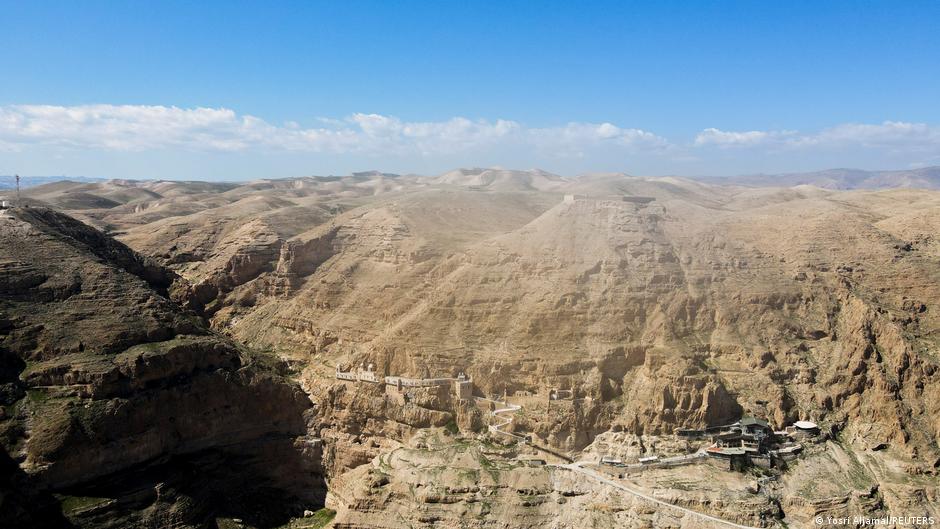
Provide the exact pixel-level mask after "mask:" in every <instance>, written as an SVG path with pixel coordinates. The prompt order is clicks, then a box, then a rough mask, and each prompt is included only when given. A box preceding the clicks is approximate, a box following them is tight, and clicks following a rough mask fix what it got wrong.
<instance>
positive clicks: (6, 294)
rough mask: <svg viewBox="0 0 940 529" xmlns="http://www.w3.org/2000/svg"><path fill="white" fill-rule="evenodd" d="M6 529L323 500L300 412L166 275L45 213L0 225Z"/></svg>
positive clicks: (165, 522) (138, 520)
mask: <svg viewBox="0 0 940 529" xmlns="http://www.w3.org/2000/svg"><path fill="white" fill-rule="evenodd" d="M0 248H2V250H0V252H2V253H0V269H2V275H0V323H2V325H0V366H2V370H0V376H2V380H0V383H2V392H0V398H2V402H0V444H2V447H3V461H5V463H3V465H4V467H5V468H6V469H7V470H9V473H7V471H6V470H5V471H4V478H3V482H2V483H0V520H2V524H0V525H3V526H4V527H41V526H68V525H70V524H74V525H77V526H82V527H115V528H116V527H129V526H147V527H150V526H160V527H169V526H173V527H208V526H214V523H215V522H214V520H215V518H216V517H218V516H223V515H224V516H233V517H238V518H243V519H246V520H252V521H254V522H257V523H259V524H267V525H270V524H274V523H275V522H276V521H277V520H278V519H285V517H286V516H288V515H289V514H291V512H292V511H296V510H297V509H300V510H301V511H302V510H303V508H304V507H305V506H316V505H319V504H322V499H323V495H324V493H325V489H324V485H323V478H322V472H321V471H320V467H319V452H318V450H319V448H318V447H316V446H314V444H312V443H310V442H308V441H307V439H308V438H307V416H308V415H309V414H310V412H311V410H312V403H311V402H310V400H309V398H308V397H307V396H306V395H305V394H304V393H303V392H302V391H301V390H300V388H299V387H298V386H296V385H294V384H292V383H290V382H289V381H288V380H287V379H286V378H285V376H284V374H285V371H284V369H285V368H284V367H283V366H282V365H281V364H280V362H279V361H277V360H276V359H274V358H271V357H267V356H265V355H262V354H259V353H255V352H252V351H249V350H247V349H245V348H243V347H240V346H239V345H237V344H236V343H234V342H232V341H231V340H229V339H227V338H225V337H222V336H219V335H218V334H216V333H214V332H212V331H210V330H209V329H207V328H206V327H205V326H204V324H203V323H202V321H201V320H200V319H199V318H198V317H197V316H196V314H194V313H191V312H187V311H186V310H185V309H183V308H182V307H181V306H180V305H179V304H178V303H176V302H175V301H174V297H175V296H177V295H178V296H180V297H185V296H187V295H188V292H189V290H188V288H187V286H186V285H185V283H183V282H181V281H180V280H179V278H178V276H176V274H174V273H172V272H169V271H167V270H165V269H163V268H162V267H160V266H158V265H156V264H154V263H153V262H151V261H150V260H148V259H146V258H144V257H141V256H140V255H138V254H136V253H135V252H133V251H131V250H130V249H129V248H127V247H126V246H125V245H123V244H121V243H118V242H116V241H115V240H113V239H112V238H110V237H107V236H105V235H103V234H102V233H101V232H98V231H97V230H95V229H92V228H90V227H88V226H86V225H84V224H82V223H80V222H77V221H75V220H74V219H71V218H69V217H67V216H65V215H62V214H60V213H56V212H53V211H51V210H46V209H40V208H21V209H16V210H11V211H8V212H5V213H4V214H3V215H2V216H0Z"/></svg>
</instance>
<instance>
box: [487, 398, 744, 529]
mask: <svg viewBox="0 0 940 529" xmlns="http://www.w3.org/2000/svg"><path fill="white" fill-rule="evenodd" d="M475 398H476V400H477V401H486V402H492V403H493V404H496V405H497V406H503V407H502V408H496V409H494V410H492V411H491V412H490V415H492V416H493V417H494V418H495V419H496V420H497V421H498V422H497V423H496V424H491V425H490V426H489V431H490V432H493V433H498V434H502V435H507V436H509V437H512V438H515V439H521V440H523V441H524V440H525V438H524V437H523V436H521V435H518V434H514V433H512V432H507V431H504V430H501V428H504V427H506V426H508V425H509V424H511V423H512V416H508V417H500V414H502V413H512V412H516V411H518V410H520V409H522V406H519V405H517V404H510V403H508V402H500V401H497V400H493V399H488V398H486V397H475ZM699 456H700V455H699V454H695V457H699ZM683 457H688V456H683ZM587 464H592V463H589V462H587V461H576V462H574V463H569V464H566V465H549V466H553V467H556V468H564V469H566V470H571V471H572V472H577V473H578V474H581V475H583V476H587V477H589V478H591V479H593V480H595V481H598V482H600V483H603V484H605V485H610V486H611V487H614V488H615V489H617V490H621V491H623V492H626V493H628V494H632V495H633V496H636V497H637V498H641V499H644V500H646V501H649V502H652V503H655V504H657V505H661V506H663V507H666V508H668V509H672V510H673V511H677V512H680V513H682V514H686V515H689V516H692V517H695V518H698V519H699V520H705V521H708V522H712V523H716V524H719V525H723V526H725V527H733V528H735V529H762V528H760V527H753V526H749V525H741V524H738V523H734V522H730V521H728V520H723V519H721V518H718V517H715V516H710V515H708V514H704V513H700V512H698V511H693V510H692V509H687V508H685V507H680V506H678V505H674V504H672V503H668V502H665V501H663V500H660V499H657V498H654V497H652V496H650V495H649V494H646V493H643V492H640V491H638V490H635V489H632V488H630V487H628V486H626V485H624V484H623V483H620V482H617V481H614V480H612V479H610V478H607V477H604V476H603V475H601V474H600V473H598V472H596V471H594V470H591V469H589V468H585V467H584V465H587Z"/></svg>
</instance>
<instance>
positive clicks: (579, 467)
mask: <svg viewBox="0 0 940 529" xmlns="http://www.w3.org/2000/svg"><path fill="white" fill-rule="evenodd" d="M584 464H585V463H584V462H583V461H578V462H576V463H570V464H568V465H558V467H559V468H565V469H568V470H572V471H574V472H577V473H579V474H582V475H584V476H587V477H589V478H591V479H594V480H595V481H599V482H601V483H603V484H605V485H610V486H611V487H614V488H616V489H619V490H622V491H624V492H627V493H629V494H632V495H634V496H636V497H638V498H642V499H644V500H647V501H650V502H653V503H655V504H657V505H662V506H664V507H668V508H669V509H672V510H674V511H679V512H681V513H683V514H687V515H690V516H694V517H696V518H698V519H700V520H707V521H709V522H714V523H717V524H720V525H724V526H726V527H734V528H735V529H762V528H760V527H753V526H750V525H741V524H737V523H734V522H729V521H728V520H723V519H721V518H717V517H715V516H710V515H708V514H705V513H701V512H698V511H693V510H692V509H687V508H685V507H680V506H678V505H674V504H672V503H669V502H665V501H663V500H660V499H657V498H654V497H652V496H650V495H648V494H645V493H642V492H640V491H638V490H634V489H631V488H630V487H628V486H626V485H624V484H623V483H619V482H617V481H614V480H612V479H609V478H606V477H604V476H602V475H601V474H599V473H598V472H596V471H594V470H591V469H589V468H584V466H583V465H584Z"/></svg>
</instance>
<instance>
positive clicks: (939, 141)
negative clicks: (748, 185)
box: [695, 121, 940, 152]
mask: <svg viewBox="0 0 940 529" xmlns="http://www.w3.org/2000/svg"><path fill="white" fill-rule="evenodd" d="M695 146H696V147H708V146H717V147H719V148H732V147H757V146H762V147H772V148H819V149H836V148H845V147H865V148H875V149H884V150H888V151H890V152H900V151H904V152H918V151H925V150H926V151H931V150H932V151H936V150H937V149H940V127H935V126H931V125H927V124H926V123H906V122H901V121H885V122H883V123H881V124H866V123H846V124H842V125H836V126H834V127H830V128H826V129H823V130H821V131H819V132H815V133H798V132H796V131H787V130H782V131H781V130H769V131H761V130H751V131H745V132H734V131H723V130H719V129H716V128H708V129H705V130H703V131H702V132H700V133H699V134H698V135H697V136H696V137H695Z"/></svg>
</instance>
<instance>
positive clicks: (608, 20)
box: [0, 1, 940, 179]
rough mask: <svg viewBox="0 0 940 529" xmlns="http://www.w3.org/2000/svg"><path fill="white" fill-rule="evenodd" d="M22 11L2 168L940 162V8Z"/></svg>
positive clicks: (8, 23) (1, 140) (98, 171)
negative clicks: (939, 25) (939, 23)
mask: <svg viewBox="0 0 940 529" xmlns="http://www.w3.org/2000/svg"><path fill="white" fill-rule="evenodd" d="M0 4H2V5H0V11H2V13H3V16H2V17H0V71H2V72H4V73H3V79H4V80H3V82H2V83H0V174H8V173H12V172H19V173H22V174H73V175H77V174H85V175H90V176H108V177H154V178H204V179H241V178H255V177H269V176H292V175H302V174H331V173H332V174H338V173H345V172H349V171H355V170H364V169H371V168H377V169H382V170H388V171H396V172H419V173H436V172H442V171H444V170H447V169H450V168H453V167H457V166H481V165H501V166H506V167H518V168H529V167H536V166H537V167H542V168H545V169H548V170H553V171H556V172H560V173H563V174H577V173H581V172H590V171H612V170H616V171H626V172H631V173H634V174H689V175H697V174H698V175H702V174H735V173H749V172H783V171H801V170H812V169H820V168H826V167H834V166H840V167H844V166H851V167H862V168H906V167H919V166H924V165H933V164H937V165H940V104H938V101H940V96H938V94H940V39H938V38H937V36H936V27H937V24H938V22H940V2H926V1H924V2H916V1H914V2H866V1H844V2H840V1H827V2H793V1H788V2H758V1H747V2H717V1H716V2H704V1H703V2H668V1H663V2H564V3H563V2H512V1H504V2H392V1H386V2H357V1H343V2H295V3H294V2H282V3H274V2H264V3H262V2H217V3H213V2H199V3H196V2H177V3H174V2H160V3H146V2H126V3H119V2H42V1H34V2H21V1H13V2H0Z"/></svg>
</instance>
